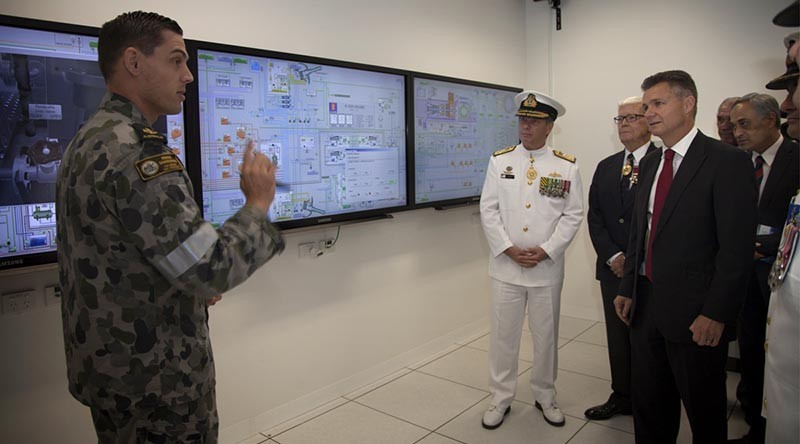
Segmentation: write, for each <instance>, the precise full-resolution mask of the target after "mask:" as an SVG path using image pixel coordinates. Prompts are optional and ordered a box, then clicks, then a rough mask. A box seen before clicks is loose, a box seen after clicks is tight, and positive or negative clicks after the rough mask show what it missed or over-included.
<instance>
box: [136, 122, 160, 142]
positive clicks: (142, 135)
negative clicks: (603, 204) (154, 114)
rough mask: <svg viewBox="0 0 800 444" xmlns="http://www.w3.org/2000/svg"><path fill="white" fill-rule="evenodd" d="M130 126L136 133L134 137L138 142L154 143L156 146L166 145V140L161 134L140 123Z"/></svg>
mask: <svg viewBox="0 0 800 444" xmlns="http://www.w3.org/2000/svg"><path fill="white" fill-rule="evenodd" d="M131 126H132V127H133V130H134V131H135V132H136V135H137V136H138V137H139V140H140V141H141V142H142V143H144V142H150V141H154V142H156V143H158V144H162V145H166V143H167V138H166V136H164V135H163V134H161V133H159V132H158V131H156V130H154V129H152V128H150V127H147V126H144V125H142V124H140V123H132V124H131Z"/></svg>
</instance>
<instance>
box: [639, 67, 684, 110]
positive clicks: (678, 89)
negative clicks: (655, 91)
mask: <svg viewBox="0 0 800 444" xmlns="http://www.w3.org/2000/svg"><path fill="white" fill-rule="evenodd" d="M662 82H667V83H668V84H669V87H670V88H671V89H672V92H673V93H674V94H675V95H677V96H678V97H681V98H684V97H686V96H692V97H694V100H695V104H694V113H693V115H694V116H696V115H697V86H696V85H695V84H694V80H693V79H692V76H690V75H689V73H688V72H686V71H681V70H673V71H663V72H659V73H656V74H653V75H652V76H650V77H648V78H646V79H644V82H642V91H647V90H648V89H650V88H652V87H654V86H656V85H658V84H659V83H662Z"/></svg>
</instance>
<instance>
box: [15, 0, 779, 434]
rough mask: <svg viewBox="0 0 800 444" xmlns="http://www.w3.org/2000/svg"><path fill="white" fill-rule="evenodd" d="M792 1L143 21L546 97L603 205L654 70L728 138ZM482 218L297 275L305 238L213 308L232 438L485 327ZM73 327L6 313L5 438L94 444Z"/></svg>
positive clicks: (355, 249)
mask: <svg viewBox="0 0 800 444" xmlns="http://www.w3.org/2000/svg"><path fill="white" fill-rule="evenodd" d="M785 3H788V0H760V1H758V2H756V1H752V0H714V1H704V2H700V1H689V0H673V1H671V2H661V1H655V0H652V1H644V0H606V1H603V2H598V1H592V0H564V8H563V25H564V28H563V29H562V30H561V31H555V30H554V29H553V26H554V20H553V18H552V16H551V11H550V8H549V7H548V6H547V2H539V3H532V2H530V1H527V0H483V1H482V0H405V1H392V0H372V1H369V0H340V1H337V2H330V1H325V0H317V1H312V0H297V1H293V2H283V1H273V0H269V1H265V0H261V1H258V0H229V1H228V2H225V3H224V11H226V12H228V13H229V14H230V15H231V18H230V19H224V18H222V14H221V13H220V12H221V11H222V10H223V8H222V7H221V6H220V3H219V2H211V1H209V0H199V1H195V2H191V3H189V2H181V4H178V2H173V3H168V2H163V1H155V0H143V1H140V2H138V3H136V5H135V6H136V7H138V8H142V9H145V10H156V11H158V12H161V13H162V14H165V15H168V16H171V17H173V18H175V19H176V20H178V21H179V22H180V23H181V25H182V26H183V28H184V30H185V31H186V37H187V38H195V39H201V40H210V41H219V42H225V43H232V44H240V45H243V46H253V47H264V48H268V49H274V50H278V51H286V52H293V53H300V54H308V55H316V56H322V57H327V58H337V59H343V60H350V61H356V62H363V63H370V64H376V65H383V66H390V67H397V68H405V69H412V70H419V71H424V72H431V73H436V74H441V75H447V76H453V77H460V78H467V79H474V80H480V81H486V82H491V83H498V84H507V85H514V86H521V87H528V88H533V89H538V90H541V91H550V92H551V93H553V94H554V96H555V97H556V98H558V99H559V100H560V101H562V102H563V103H564V104H565V105H566V107H567V109H568V114H567V115H566V116H565V117H564V118H563V119H559V120H558V122H557V125H556V129H555V134H554V137H553V142H554V146H556V147H558V148H560V149H563V150H564V151H566V152H569V153H572V154H575V155H576V156H577V157H578V162H579V164H580V165H581V171H582V177H583V181H584V183H585V185H584V189H585V190H586V191H588V185H589V181H590V180H591V175H592V173H593V171H594V166H595V165H596V164H597V162H598V161H599V160H600V159H602V158H603V157H605V156H607V155H609V154H611V153H612V152H614V151H615V150H616V149H618V147H619V144H618V142H617V140H616V136H615V133H614V127H613V125H612V123H611V117H612V116H613V115H614V114H615V112H616V108H615V106H616V102H617V101H618V100H619V99H621V98H624V97H627V96H630V95H633V94H636V93H638V91H639V88H638V86H639V84H640V83H641V81H642V79H643V78H644V77H645V76H646V75H649V74H651V73H654V72H656V71H660V70H664V69H672V68H683V69H686V70H687V71H689V72H690V73H691V74H692V75H693V76H694V77H695V79H696V80H697V83H698V88H699V89H700V120H699V125H700V128H701V129H702V130H703V131H705V132H706V133H708V134H711V135H714V134H715V131H714V123H713V122H714V120H713V118H714V113H715V111H716V105H717V104H718V103H719V101H721V99H722V98H723V97H725V96H728V95H733V94H741V93H745V92H749V91H751V90H756V91H762V90H763V84H764V83H766V81H767V80H768V79H770V78H772V77H774V76H775V75H777V74H778V73H780V72H782V69H781V66H782V60H783V56H782V49H781V47H780V40H781V39H782V36H783V34H784V33H785V32H784V31H783V30H781V29H779V28H775V27H773V26H772V25H771V18H772V15H774V13H775V12H776V11H778V10H780V9H781V8H782V7H783V6H785V5H784V4H785ZM187 5H191V7H187ZM131 7H133V5H131V3H130V2H122V1H108V0H107V1H97V0H75V1H72V2H59V3H57V4H53V2H51V1H47V0H28V1H25V2H21V1H18V0H0V13H2V14H9V15H18V16H25V17H33V18H40V19H46V20H54V21H63V22H72V23H79V24H85V25H91V26H99V25H100V24H102V22H104V21H106V20H108V19H110V18H112V17H113V16H115V15H117V14H118V13H120V12H123V11H125V10H128V9H129V8H131ZM668 26H678V27H679V29H680V30H681V31H682V32H683V34H681V35H678V36H674V35H667V34H665V29H666V28H667V27H668ZM649 29H652V30H653V31H649ZM551 60H552V62H551ZM779 98H781V99H782V97H779ZM476 211H477V209H476V208H475V207H470V208H462V209H457V210H450V211H447V212H436V211H433V210H430V209H428V210H419V211H414V212H406V213H399V214H397V215H396V218H395V219H393V220H388V221H379V222H370V223H365V224H357V225H349V226H343V227H342V232H341V239H340V242H339V244H338V245H337V246H336V251H335V252H333V253H332V254H330V255H328V256H323V257H322V258H319V259H317V260H299V259H298V258H297V244H298V243H299V242H302V241H304V240H307V239H317V238H319V237H320V236H321V234H322V233H324V234H328V235H330V234H333V233H334V232H335V229H324V230H323V231H322V232H320V231H306V232H294V233H290V234H289V235H288V241H289V242H288V246H287V250H286V252H285V253H284V255H283V256H281V257H279V258H278V259H276V260H275V261H273V262H271V263H269V264H268V265H267V266H265V268H264V269H262V270H260V271H259V272H257V273H256V274H255V275H254V277H253V278H252V279H251V280H250V281H248V282H247V283H246V284H244V285H242V286H241V287H240V288H237V289H236V290H234V291H233V292H231V293H229V294H227V295H226V296H225V298H224V300H223V301H222V302H221V303H220V304H219V305H217V306H215V307H214V308H212V310H211V324H212V325H211V329H212V336H213V340H214V350H215V356H216V359H217V369H218V374H219V381H218V382H219V384H218V398H219V399H218V402H219V407H220V410H221V415H222V426H223V428H224V429H223V433H222V435H223V441H226V442H234V441H235V440H236V439H240V438H243V437H245V436H247V435H249V434H252V433H255V432H257V431H259V430H263V429H265V428H266V427H267V426H269V425H271V424H274V423H275V422H276V421H279V420H281V419H286V418H287V417H288V416H291V415H292V414H297V413H299V412H301V411H302V410H303V409H306V408H310V407H311V406H313V405H314V403H317V402H321V401H322V400H325V399H330V398H332V397H335V396H337V395H340V394H341V393H340V391H341V390H344V389H346V388H348V387H355V386H358V385H361V384H363V383H365V382H368V380H369V379H370V378H373V379H374V378H376V377H378V376H380V375H381V374H382V372H388V371H391V370H392V369H393V368H396V367H399V366H402V365H407V364H409V363H410V362H411V361H413V360H415V359H419V358H420V357H422V356H425V355H426V354H428V353H431V352H432V351H434V350H436V349H437V348H444V346H445V345H446V344H447V343H449V342H452V341H453V340H455V338H459V337H461V336H463V335H465V334H469V333H471V332H476V331H480V330H482V329H485V328H486V325H487V324H486V318H485V316H486V313H487V310H488V304H487V294H488V279H487V276H486V259H487V256H488V250H487V248H486V245H485V241H484V239H483V235H482V232H481V229H480V226H479V222H478V219H477V217H476V215H475V212H476ZM584 226H585V225H584ZM594 258H595V256H594V252H593V250H592V248H591V244H590V242H589V238H588V235H587V233H586V231H585V228H583V229H582V230H581V232H580V233H579V236H578V238H577V239H576V241H575V243H574V245H573V246H572V247H571V248H570V249H569V250H568V251H567V282H566V284H565V287H564V292H563V298H564V301H563V303H562V312H563V313H564V314H568V315H573V316H583V317H588V318H593V319H602V311H601V310H600V305H599V289H598V288H597V285H596V284H595V281H594V279H593V272H594V271H593V265H592V264H593V263H594ZM56 280H57V276H56V274H55V272H54V271H52V270H50V271H43V272H39V273H24V274H5V275H0V292H5V291H8V290H11V289H19V288H26V287H32V288H38V289H40V288H41V287H42V286H43V285H44V284H46V283H52V282H55V281H56ZM60 332H61V325H60V315H59V311H58V309H57V308H55V307H48V308H43V307H39V308H37V309H36V310H35V311H33V312H31V313H29V314H25V315H21V316H4V317H2V318H0V338H2V340H0V356H2V360H3V363H2V364H0V442H31V443H40V442H42V443H44V442H63V443H78V442H89V441H91V437H92V429H91V423H90V420H89V415H88V411H86V410H85V409H83V408H82V407H81V406H79V405H78V404H77V403H76V402H74V401H73V400H71V398H70V397H69V395H68V394H67V393H66V388H65V387H66V381H65V369H64V358H63V349H62V341H61V333H60Z"/></svg>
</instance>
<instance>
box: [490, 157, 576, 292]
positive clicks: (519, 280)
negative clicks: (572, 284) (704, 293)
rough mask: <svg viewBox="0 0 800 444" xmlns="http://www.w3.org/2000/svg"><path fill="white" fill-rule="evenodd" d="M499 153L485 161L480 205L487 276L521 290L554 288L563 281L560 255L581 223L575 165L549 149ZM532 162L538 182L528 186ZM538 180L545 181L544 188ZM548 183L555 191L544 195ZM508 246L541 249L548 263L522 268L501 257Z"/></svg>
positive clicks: (562, 263)
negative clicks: (529, 169) (486, 244)
mask: <svg viewBox="0 0 800 444" xmlns="http://www.w3.org/2000/svg"><path fill="white" fill-rule="evenodd" d="M501 151H504V150H501ZM501 151H498V152H496V153H495V155H493V156H492V158H491V159H490V160H489V167H488V168H487V170H486V181H485V182H484V184H483V193H482V194H481V203H480V208H481V222H482V223H483V231H484V233H485V234H486V239H487V240H488V242H489V249H490V254H491V257H490V259H489V275H490V276H491V277H493V278H495V279H498V280H500V281H503V282H507V283H510V284H515V285H522V286H526V287H546V286H552V285H556V284H558V283H560V282H562V281H563V280H564V251H565V250H566V249H567V247H568V246H569V244H570V242H572V239H573V238H574V237H575V234H576V233H577V231H578V227H580V224H581V221H582V220H583V189H582V188H581V178H580V174H579V173H578V165H577V163H575V162H572V161H570V160H566V159H564V158H561V157H558V156H556V155H555V154H554V153H553V149H552V148H551V147H550V146H544V147H542V148H540V149H538V150H534V151H528V150H526V149H525V147H523V146H522V144H519V145H517V146H516V147H515V148H514V150H513V151H510V152H506V153H504V154H498V153H500V152H501ZM531 156H533V159H534V163H533V166H534V168H535V169H536V172H537V177H536V179H534V180H533V183H532V184H531V185H529V184H528V178H527V176H526V173H527V171H528V167H529V166H530V164H531V163H530V158H531ZM567 157H569V156H567ZM542 178H548V179H547V180H546V181H545V182H544V183H543V182H542V180H541V179H542ZM553 179H555V180H553ZM547 181H550V185H551V186H552V185H553V183H554V182H555V185H556V188H557V191H555V192H553V191H552V189H551V190H550V192H549V193H548V189H547ZM564 181H568V184H567V183H566V182H564ZM567 186H568V187H569V190H568V191H567V192H565V193H564V195H563V197H561V196H551V195H548V194H558V193H560V192H563V190H564V188H566V187H567ZM513 245H515V246H517V247H520V248H533V247H536V246H540V247H542V248H543V249H544V251H545V252H547V254H548V256H550V258H549V259H546V260H544V261H542V262H540V263H539V264H538V265H537V266H536V267H533V268H523V267H521V266H519V265H518V264H517V263H516V262H514V261H513V260H512V259H511V258H510V257H508V256H506V255H505V254H503V252H504V251H505V250H506V249H507V248H508V247H511V246H513Z"/></svg>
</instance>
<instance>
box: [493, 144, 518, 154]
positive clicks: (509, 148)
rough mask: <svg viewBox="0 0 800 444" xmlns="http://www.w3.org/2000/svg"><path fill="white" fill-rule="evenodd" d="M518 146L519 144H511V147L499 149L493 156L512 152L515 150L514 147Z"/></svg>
mask: <svg viewBox="0 0 800 444" xmlns="http://www.w3.org/2000/svg"><path fill="white" fill-rule="evenodd" d="M516 147H517V146H516V145H514V146H509V147H506V148H503V149H502V150H497V151H495V152H494V154H492V156H499V155H501V154H505V153H510V152H512V151H514V148H516Z"/></svg>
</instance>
